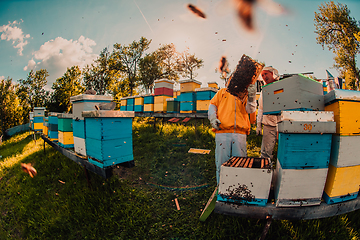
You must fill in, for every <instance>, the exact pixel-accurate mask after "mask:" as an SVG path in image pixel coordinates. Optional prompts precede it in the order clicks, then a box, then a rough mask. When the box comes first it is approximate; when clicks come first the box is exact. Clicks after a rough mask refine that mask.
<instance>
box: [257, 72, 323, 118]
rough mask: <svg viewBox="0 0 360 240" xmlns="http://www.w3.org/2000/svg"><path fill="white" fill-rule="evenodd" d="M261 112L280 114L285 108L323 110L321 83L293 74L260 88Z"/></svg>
mask: <svg viewBox="0 0 360 240" xmlns="http://www.w3.org/2000/svg"><path fill="white" fill-rule="evenodd" d="M262 94H263V111H264V112H263V113H264V114H280V112H281V111H285V110H297V111H306V110H314V111H323V110H324V107H325V106H324V96H323V89H322V85H321V83H319V82H317V81H315V80H312V79H310V78H307V77H305V76H304V75H301V74H299V75H294V76H291V77H288V78H285V79H283V80H280V81H276V82H273V83H270V84H267V85H265V86H264V87H263V88H262Z"/></svg>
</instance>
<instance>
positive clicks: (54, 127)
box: [48, 112, 58, 141]
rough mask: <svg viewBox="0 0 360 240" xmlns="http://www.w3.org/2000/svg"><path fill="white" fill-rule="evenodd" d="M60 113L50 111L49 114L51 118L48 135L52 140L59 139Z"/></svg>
mask: <svg viewBox="0 0 360 240" xmlns="http://www.w3.org/2000/svg"><path fill="white" fill-rule="evenodd" d="M57 115H58V113H54V112H50V113H49V114H48V118H49V131H48V137H49V138H50V140H51V141H58V118H57Z"/></svg>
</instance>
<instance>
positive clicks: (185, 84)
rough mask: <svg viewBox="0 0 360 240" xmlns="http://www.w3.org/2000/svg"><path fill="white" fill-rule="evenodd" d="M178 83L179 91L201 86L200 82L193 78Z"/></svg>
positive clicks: (191, 90) (192, 89) (193, 89)
mask: <svg viewBox="0 0 360 240" xmlns="http://www.w3.org/2000/svg"><path fill="white" fill-rule="evenodd" d="M179 83H180V92H193V91H195V89H196V88H199V87H200V86H201V82H199V81H196V80H195V79H188V80H181V81H179Z"/></svg>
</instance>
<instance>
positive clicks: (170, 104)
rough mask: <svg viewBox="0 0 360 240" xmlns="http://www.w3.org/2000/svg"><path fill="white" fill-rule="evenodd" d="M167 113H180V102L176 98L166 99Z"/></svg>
mask: <svg viewBox="0 0 360 240" xmlns="http://www.w3.org/2000/svg"><path fill="white" fill-rule="evenodd" d="M166 102H167V103H166V112H168V113H178V112H180V102H179V101H178V100H177V99H176V98H168V99H166Z"/></svg>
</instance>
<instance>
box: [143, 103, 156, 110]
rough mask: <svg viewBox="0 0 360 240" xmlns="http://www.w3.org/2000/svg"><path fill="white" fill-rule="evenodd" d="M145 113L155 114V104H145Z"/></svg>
mask: <svg viewBox="0 0 360 240" xmlns="http://www.w3.org/2000/svg"><path fill="white" fill-rule="evenodd" d="M144 112H154V104H153V103H150V104H144Z"/></svg>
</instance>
